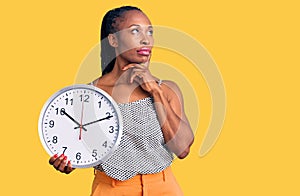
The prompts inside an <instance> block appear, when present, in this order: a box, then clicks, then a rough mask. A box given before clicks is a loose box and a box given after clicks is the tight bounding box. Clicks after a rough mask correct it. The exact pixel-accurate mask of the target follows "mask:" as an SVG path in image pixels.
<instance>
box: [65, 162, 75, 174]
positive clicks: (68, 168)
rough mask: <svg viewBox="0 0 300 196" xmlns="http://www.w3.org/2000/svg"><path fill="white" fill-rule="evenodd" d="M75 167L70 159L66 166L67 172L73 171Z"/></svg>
mask: <svg viewBox="0 0 300 196" xmlns="http://www.w3.org/2000/svg"><path fill="white" fill-rule="evenodd" d="M74 169H75V168H72V164H71V162H70V161H68V164H67V165H66V166H65V173H66V174H69V173H71V172H72V171H73V170H74Z"/></svg>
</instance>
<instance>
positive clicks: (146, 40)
mask: <svg viewBox="0 0 300 196" xmlns="http://www.w3.org/2000/svg"><path fill="white" fill-rule="evenodd" d="M140 43H141V45H149V44H150V41H149V38H147V36H146V35H143V37H142V39H141V42H140Z"/></svg>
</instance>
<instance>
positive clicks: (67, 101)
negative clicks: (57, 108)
mask: <svg viewBox="0 0 300 196" xmlns="http://www.w3.org/2000/svg"><path fill="white" fill-rule="evenodd" d="M65 100H66V105H68V104H69V103H70V105H73V98H72V99H69V98H65Z"/></svg>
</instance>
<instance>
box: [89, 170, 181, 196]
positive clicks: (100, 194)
mask: <svg viewBox="0 0 300 196" xmlns="http://www.w3.org/2000/svg"><path fill="white" fill-rule="evenodd" d="M182 195H183V193H182V191H181V189H180V187H179V185H178V184H177V182H176V179H175V177H174V175H173V173H172V170H171V168H170V167H168V168H167V169H165V170H164V171H162V172H160V173H156V174H138V175H136V176H134V177H133V178H131V179H128V180H125V181H119V180H115V179H113V178H111V177H109V176H107V175H106V174H105V173H104V172H101V171H98V170H96V171H95V178H94V181H93V185H92V194H91V196H182Z"/></svg>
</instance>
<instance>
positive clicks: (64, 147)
mask: <svg viewBox="0 0 300 196" xmlns="http://www.w3.org/2000/svg"><path fill="white" fill-rule="evenodd" d="M62 148H63V149H64V150H63V152H62V154H65V152H66V150H67V148H68V147H66V146H63V147H62Z"/></svg>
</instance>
